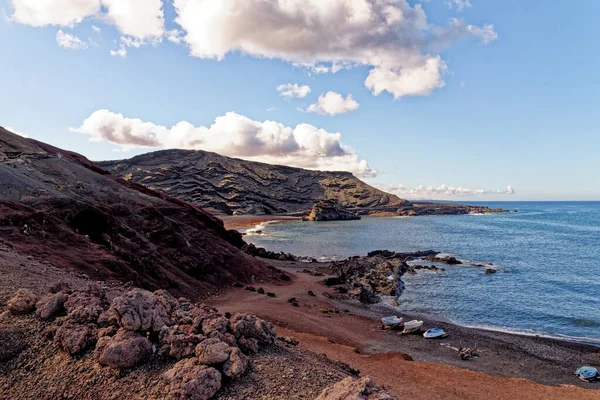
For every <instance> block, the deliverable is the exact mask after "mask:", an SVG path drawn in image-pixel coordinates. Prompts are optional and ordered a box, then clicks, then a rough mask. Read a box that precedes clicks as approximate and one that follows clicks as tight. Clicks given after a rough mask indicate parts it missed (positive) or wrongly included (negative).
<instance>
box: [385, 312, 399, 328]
mask: <svg viewBox="0 0 600 400" xmlns="http://www.w3.org/2000/svg"><path fill="white" fill-rule="evenodd" d="M401 323H402V318H398V317H396V316H395V315H394V316H391V317H383V318H381V324H382V325H383V326H384V327H386V326H398V325H400V324H401Z"/></svg>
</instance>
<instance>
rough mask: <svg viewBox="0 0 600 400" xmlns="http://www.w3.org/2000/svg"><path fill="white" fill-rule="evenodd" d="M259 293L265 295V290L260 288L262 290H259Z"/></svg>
mask: <svg viewBox="0 0 600 400" xmlns="http://www.w3.org/2000/svg"><path fill="white" fill-rule="evenodd" d="M257 292H258V293H260V294H265V289H263V288H261V287H260V288H258V290H257Z"/></svg>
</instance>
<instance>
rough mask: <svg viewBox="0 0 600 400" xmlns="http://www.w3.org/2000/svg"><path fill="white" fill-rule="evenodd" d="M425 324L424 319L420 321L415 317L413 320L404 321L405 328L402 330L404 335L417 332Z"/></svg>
mask: <svg viewBox="0 0 600 400" xmlns="http://www.w3.org/2000/svg"><path fill="white" fill-rule="evenodd" d="M422 326H423V321H419V320H416V319H413V320H412V321H408V322H405V323H404V330H403V331H402V334H403V335H408V334H411V333H415V332H418V331H420V330H421V327H422Z"/></svg>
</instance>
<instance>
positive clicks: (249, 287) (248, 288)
mask: <svg viewBox="0 0 600 400" xmlns="http://www.w3.org/2000/svg"><path fill="white" fill-rule="evenodd" d="M246 290H248V291H250V292H256V288H255V287H254V286H246Z"/></svg>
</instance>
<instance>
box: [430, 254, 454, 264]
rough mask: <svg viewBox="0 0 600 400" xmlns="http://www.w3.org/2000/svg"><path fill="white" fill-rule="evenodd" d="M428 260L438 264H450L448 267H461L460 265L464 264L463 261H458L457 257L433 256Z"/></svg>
mask: <svg viewBox="0 0 600 400" xmlns="http://www.w3.org/2000/svg"><path fill="white" fill-rule="evenodd" d="M426 260H428V261H431V262H438V263H443V264H448V265H460V264H462V261H460V260H457V259H456V257H453V256H448V257H436V256H431V257H427V258H426Z"/></svg>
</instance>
